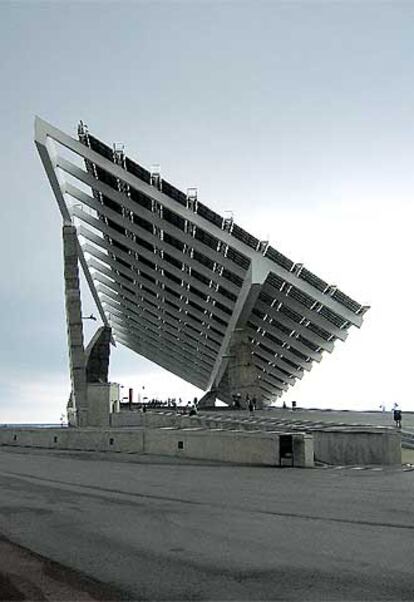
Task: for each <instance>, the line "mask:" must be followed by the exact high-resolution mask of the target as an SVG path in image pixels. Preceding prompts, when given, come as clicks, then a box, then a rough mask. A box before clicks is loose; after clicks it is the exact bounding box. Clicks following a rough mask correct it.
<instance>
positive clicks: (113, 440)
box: [0, 427, 313, 467]
mask: <svg viewBox="0 0 414 602" xmlns="http://www.w3.org/2000/svg"><path fill="white" fill-rule="evenodd" d="M294 437H295V438H296V443H295V445H294V450H296V451H294V454H295V453H297V457H295V455H294V457H293V462H292V465H293V466H296V467H310V466H313V454H311V453H310V450H311V448H310V445H311V442H310V440H308V441H304V440H303V441H302V442H300V439H301V435H299V434H295V435H294ZM0 445H9V446H17V447H41V448H47V449H67V450H88V451H118V452H127V453H141V454H154V455H167V456H178V457H184V458H194V459H199V460H214V461H217V462H223V463H236V464H250V465H257V466H280V465H281V459H280V452H279V450H280V446H279V435H278V434H276V433H260V432H252V433H247V432H232V431H209V430H199V429H197V428H187V429H175V428H168V427H167V428H160V429H143V428H135V429H127V428H122V429H104V428H84V429H83V428H54V429H30V428H25V429H9V428H1V429H0ZM306 450H308V452H306Z"/></svg>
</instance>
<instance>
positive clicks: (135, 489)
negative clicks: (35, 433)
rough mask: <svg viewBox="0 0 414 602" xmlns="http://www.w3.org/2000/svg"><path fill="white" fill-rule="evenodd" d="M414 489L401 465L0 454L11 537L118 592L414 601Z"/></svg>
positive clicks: (1, 525) (0, 504) (0, 491)
mask: <svg viewBox="0 0 414 602" xmlns="http://www.w3.org/2000/svg"><path fill="white" fill-rule="evenodd" d="M413 497H414V471H412V470H407V469H406V468H401V467H384V469H383V470H382V471H375V470H372V469H371V470H369V469H367V470H353V469H351V468H345V469H342V470H338V469H335V468H325V469H308V470H306V469H304V470H301V469H291V468H284V469H275V468H252V467H243V466H223V465H214V464H212V463H207V462H206V463H199V462H196V461H178V460H175V459H172V458H156V457H149V456H134V455H124V454H98V453H93V454H90V453H71V452H50V451H45V450H33V449H30V450H29V449H18V448H13V449H11V448H4V447H3V448H0V532H2V533H3V534H4V535H5V536H6V537H8V538H9V539H11V540H12V541H14V542H16V543H18V544H21V545H23V546H26V547H27V548H29V549H30V550H32V551H35V552H36V553H38V554H41V555H44V556H45V557H47V558H50V559H52V560H53V561H56V562H59V563H62V564H63V565H65V566H67V567H70V568H71V569H73V570H74V571H80V572H81V573H82V574H83V575H84V577H81V575H79V573H73V575H76V574H77V575H78V577H79V583H81V582H82V579H86V577H90V578H93V579H96V580H98V581H99V582H102V584H103V586H102V588H103V589H101V594H102V592H105V587H107V588H108V589H107V590H106V597H107V598H109V599H110V598H111V596H112V598H114V599H116V598H118V597H120V598H121V599H134V600H230V599H232V600H329V601H330V600H412V599H413V598H414V574H413V560H412V559H413V557H414V513H413V509H412V500H413ZM4 562H5V558H4V556H1V555H0V569H1V570H3V573H4V571H5V568H4ZM9 570H10V567H9ZM6 573H7V567H6ZM6 577H7V575H6ZM28 579H29V580H30V575H29V577H28ZM79 587H80V586H79ZM81 589H82V588H81ZM117 590H122V592H123V593H122V594H120V595H118V594H116V591H117ZM94 591H95V593H93V592H92V593H89V595H90V596H91V597H92V599H101V597H102V596H101V597H100V595H98V594H96V591H97V590H94ZM15 599H18V598H15ZM37 599H41V598H37ZM44 599H60V600H62V599H68V598H67V597H66V598H65V596H64V594H60V595H56V596H55V597H53V595H52V597H50V594H47V593H46V595H44ZM69 599H71V600H76V599H79V600H80V599H82V598H81V597H77V596H75V594H73V593H72V594H71V596H69ZM83 599H85V598H83ZM86 599H87V598H86Z"/></svg>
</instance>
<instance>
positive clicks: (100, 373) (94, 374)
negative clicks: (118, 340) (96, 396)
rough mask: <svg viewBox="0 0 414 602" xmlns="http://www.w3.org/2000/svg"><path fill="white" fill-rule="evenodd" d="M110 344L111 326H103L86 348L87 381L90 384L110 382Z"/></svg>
mask: <svg viewBox="0 0 414 602" xmlns="http://www.w3.org/2000/svg"><path fill="white" fill-rule="evenodd" d="M110 344H111V328H110V327H109V326H101V327H100V328H98V330H97V331H96V332H95V334H94V336H93V337H92V339H91V340H90V341H89V343H88V346H87V347H86V350H85V363H86V381H87V383H88V384H90V383H107V382H108V368H109V355H110Z"/></svg>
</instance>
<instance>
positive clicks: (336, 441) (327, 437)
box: [313, 429, 401, 465]
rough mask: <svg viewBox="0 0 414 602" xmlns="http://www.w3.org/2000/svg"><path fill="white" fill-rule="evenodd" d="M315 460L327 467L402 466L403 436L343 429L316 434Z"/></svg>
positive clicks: (314, 433) (394, 433) (396, 433)
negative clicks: (334, 465) (328, 465)
mask: <svg viewBox="0 0 414 602" xmlns="http://www.w3.org/2000/svg"><path fill="white" fill-rule="evenodd" d="M313 438H314V448H315V460H319V461H320V462H326V463H327V464H336V465H347V464H348V465H349V464H382V465H384V464H401V436H400V433H398V432H395V431H392V430H389V431H385V432H384V431H383V432H380V433H378V432H375V431H369V430H368V429H361V430H360V431H355V430H352V431H343V430H335V429H332V430H324V431H314V432H313Z"/></svg>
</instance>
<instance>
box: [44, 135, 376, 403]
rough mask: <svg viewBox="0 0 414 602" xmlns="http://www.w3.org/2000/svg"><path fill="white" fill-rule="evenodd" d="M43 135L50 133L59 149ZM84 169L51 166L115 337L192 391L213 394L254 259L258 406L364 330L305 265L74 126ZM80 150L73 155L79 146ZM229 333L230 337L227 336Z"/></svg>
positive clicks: (248, 322)
mask: <svg viewBox="0 0 414 602" xmlns="http://www.w3.org/2000/svg"><path fill="white" fill-rule="evenodd" d="M54 132H59V131H58V130H54V129H52V130H51V133H50V135H51V137H53V136H54V139H55V140H56V141H57V142H61V141H60V140H59V139H58V138H59V135H58V134H56V133H54ZM79 141H80V142H81V145H82V146H83V147H84V148H85V149H89V150H90V151H92V152H87V151H86V150H85V152H82V150H81V148H82V146H81V145H78V146H76V144H73V145H72V143H70V142H68V139H67V137H66V139H65V145H66V147H69V146H73V150H74V152H76V153H77V154H78V155H80V156H83V158H84V164H85V169H81V168H79V167H77V166H75V165H74V164H72V163H71V162H70V161H68V160H67V159H64V158H63V156H60V155H57V159H56V166H57V167H58V168H59V169H60V170H61V171H62V172H63V173H64V174H66V175H69V176H70V177H71V178H72V179H73V178H75V179H76V180H78V181H79V182H81V183H82V184H83V190H84V189H85V185H86V187H88V188H87V189H88V190H89V191H92V195H90V194H87V193H85V192H84V191H83V190H82V189H80V188H78V187H76V186H73V185H72V184H71V183H66V185H65V188H64V193H65V195H68V196H69V197H70V198H71V204H70V214H71V216H72V217H73V218H76V219H77V220H79V222H80V225H79V226H78V234H79V237H80V239H81V241H82V249H83V253H84V256H85V258H86V264H87V269H88V270H89V274H90V277H91V280H92V282H93V287H94V288H95V291H96V293H97V295H98V297H99V301H100V303H101V304H102V307H103V310H104V312H105V316H106V318H107V320H108V322H109V323H110V324H111V326H112V329H113V333H114V337H115V339H116V340H117V341H119V342H120V343H122V344H124V345H126V346H127V347H129V348H131V349H132V350H134V351H136V352H137V353H139V354H141V355H143V356H145V357H146V358H148V359H150V360H152V361H154V362H156V363H157V364H159V365H160V366H163V367H164V368H166V369H167V370H169V371H171V372H173V373H174V374H176V375H178V376H180V377H182V378H184V379H185V380H187V381H188V382H190V383H192V384H194V385H195V386H197V387H199V388H201V389H204V390H205V389H206V388H208V387H209V386H211V378H212V374H215V373H216V372H217V363H218V362H219V363H220V362H221V361H225V360H224V356H225V351H226V348H227V347H228V343H229V338H228V334H229V331H231V329H232V328H234V327H235V326H236V324H235V323H233V315H235V312H236V306H237V304H238V300H239V299H240V298H241V293H242V290H243V287H244V286H245V283H246V282H247V281H248V279H247V274H248V273H249V268H250V266H251V264H252V262H253V261H255V262H256V261H257V260H259V261H260V262H262V264H263V265H264V266H266V269H267V277H266V279H265V281H264V282H263V284H262V286H261V288H260V292H259V294H258V296H257V299H256V300H255V302H254V305H253V307H252V308H251V311H250V313H249V315H248V316H247V317H246V318H245V323H244V327H245V330H246V333H247V335H248V338H249V340H250V342H251V349H252V359H253V361H254V364H255V366H256V369H257V374H258V379H259V380H258V382H259V386H260V390H261V393H262V395H263V399H264V400H266V401H271V400H274V399H275V397H279V396H280V395H282V394H283V392H284V391H286V390H287V389H288V388H289V387H290V386H292V385H293V384H294V383H295V382H296V379H300V378H302V376H303V374H304V373H305V372H306V371H308V370H310V369H311V366H312V364H313V362H314V361H316V362H319V361H320V360H321V357H322V353H323V352H324V351H328V352H331V351H332V349H333V345H334V342H335V340H336V339H341V340H345V338H346V336H347V330H348V328H349V327H350V326H351V325H356V326H360V325H361V322H362V315H363V313H364V312H365V311H366V309H367V308H366V307H364V306H362V305H361V304H360V303H358V302H356V301H354V300H353V299H351V298H350V297H349V296H347V295H345V294H344V293H343V292H341V291H340V290H338V289H337V288H336V287H333V286H330V285H329V284H328V283H327V282H325V281H324V280H322V279H321V278H319V277H318V276H316V275H315V274H313V273H312V272H310V271H309V270H308V269H306V268H305V267H304V266H303V265H301V264H297V263H295V262H293V261H292V260H291V259H289V258H288V257H286V256H285V255H283V254H282V253H280V252H279V251H277V250H276V249H275V248H273V247H272V246H270V245H269V244H268V242H264V241H260V240H259V239H258V238H256V237H255V236H253V235H251V234H250V233H249V232H247V231H246V230H244V229H243V228H241V227H240V226H238V225H237V224H236V223H234V221H233V219H229V218H224V217H222V216H221V215H219V214H218V213H216V212H215V211H213V210H211V209H210V208H209V207H207V206H206V205H204V204H202V203H201V202H200V201H199V200H198V198H197V195H196V194H195V191H194V190H192V191H190V190H189V191H188V192H187V193H184V192H182V191H181V190H179V189H178V188H176V187H175V186H173V185H172V184H170V183H169V182H167V181H166V180H164V179H163V178H162V177H161V174H160V172H159V170H155V169H153V170H148V169H146V168H144V167H143V166H142V165H140V164H139V163H137V162H135V161H133V160H132V159H131V158H129V157H127V156H126V155H125V153H124V151H123V150H122V149H119V148H117V147H115V146H114V147H110V146H108V145H106V144H104V143H103V142H102V141H100V140H99V139H98V138H96V137H94V136H92V135H91V134H90V133H89V132H88V130H87V128H86V127H84V126H81V127H80V128H79ZM79 147H80V148H79ZM230 334H231V333H230Z"/></svg>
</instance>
